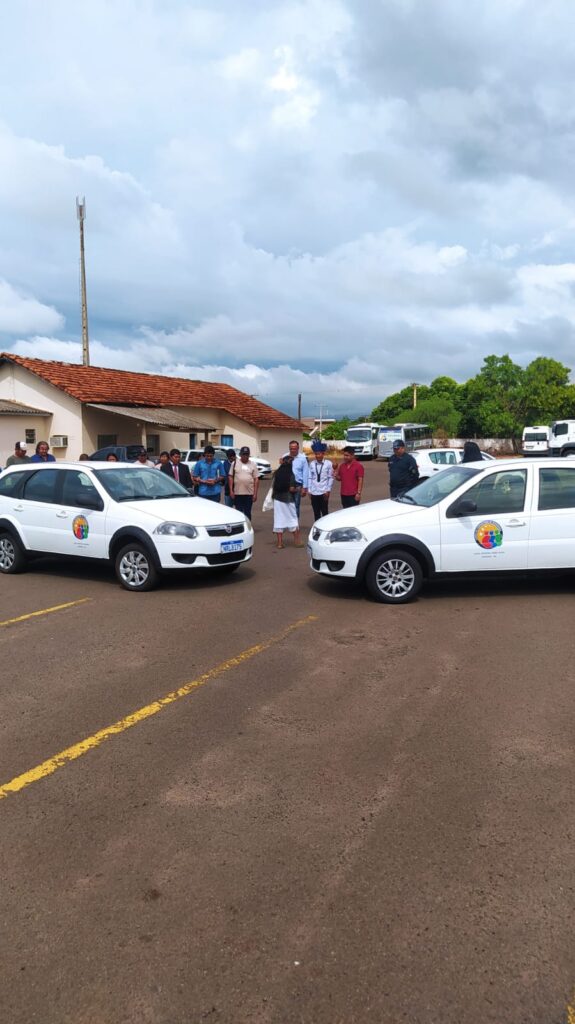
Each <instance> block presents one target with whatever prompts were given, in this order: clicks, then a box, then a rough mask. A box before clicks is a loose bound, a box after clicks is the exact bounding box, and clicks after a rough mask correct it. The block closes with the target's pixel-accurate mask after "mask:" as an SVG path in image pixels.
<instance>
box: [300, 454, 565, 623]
mask: <svg viewBox="0 0 575 1024" xmlns="http://www.w3.org/2000/svg"><path fill="white" fill-rule="evenodd" d="M308 551H309V554H310V558H311V568H312V569H313V570H314V571H315V572H317V573H321V574H322V575H324V576H331V577H333V578H336V577H347V578H352V579H358V580H362V581H364V582H365V583H366V585H367V588H368V590H369V592H370V593H371V595H372V596H373V597H374V598H375V599H376V600H378V601H383V602H386V603H388V604H403V603H405V602H406V601H410V600H411V599H412V598H414V597H415V596H416V594H417V593H418V592H419V590H420V589H421V586H422V584H423V581H424V579H425V578H430V577H433V576H444V575H447V574H450V573H459V574H463V573H473V574H475V573H486V572H489V573H500V572H511V571H515V572H517V571H522V572H525V571H526V572H529V571H532V572H541V571H542V570H568V569H575V465H574V464H569V463H567V464H566V460H565V459H560V458H557V459H550V458H545V459H534V460H529V462H528V463H526V462H523V461H522V462H518V461H517V460H512V459H508V460H504V461H503V460H494V461H492V462H471V463H466V464H465V465H460V466H448V467H447V468H446V469H444V470H443V471H442V472H441V473H438V474H437V476H434V477H431V478H430V479H429V480H426V481H425V482H423V483H419V484H417V485H416V486H415V487H413V488H412V489H411V490H410V491H408V492H407V493H406V494H404V495H402V497H400V498H394V499H387V500H385V501H374V502H369V503H368V504H366V505H358V506H357V508H347V509H342V510H341V511H340V512H334V513H331V514H330V515H328V516H325V517H324V518H323V519H320V520H318V521H317V523H315V525H314V526H313V527H312V530H311V533H310V536H309V543H308Z"/></svg>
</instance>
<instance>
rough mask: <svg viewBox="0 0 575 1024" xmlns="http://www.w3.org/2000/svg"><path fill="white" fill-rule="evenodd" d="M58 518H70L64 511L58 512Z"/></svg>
mask: <svg viewBox="0 0 575 1024" xmlns="http://www.w3.org/2000/svg"><path fill="white" fill-rule="evenodd" d="M56 518H57V519H67V518H68V513H67V512H64V511H63V510H62V512H56Z"/></svg>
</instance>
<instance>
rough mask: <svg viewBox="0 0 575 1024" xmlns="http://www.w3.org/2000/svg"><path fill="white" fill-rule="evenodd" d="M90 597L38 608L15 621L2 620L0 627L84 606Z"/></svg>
mask: <svg viewBox="0 0 575 1024" xmlns="http://www.w3.org/2000/svg"><path fill="white" fill-rule="evenodd" d="M90 600H91V598H90V597H81V598H80V599H79V600H78V601H66V604H55V605H53V607H52V608H40V611H37V612H28V614H27V615H18V616H17V618H15V619H4V622H0V626H13V625H14V624H15V623H16V622H25V621H26V619H35V618H37V616H39V615H50V614H51V613H52V612H62V611H64V608H75V607H76V605H78V604H86V601H90Z"/></svg>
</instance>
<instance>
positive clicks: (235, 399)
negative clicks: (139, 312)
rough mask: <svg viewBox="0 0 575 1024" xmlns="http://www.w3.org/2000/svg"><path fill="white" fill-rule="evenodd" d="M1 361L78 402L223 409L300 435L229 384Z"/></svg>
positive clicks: (294, 424) (3, 356)
mask: <svg viewBox="0 0 575 1024" xmlns="http://www.w3.org/2000/svg"><path fill="white" fill-rule="evenodd" d="M0 362H10V363H17V364H18V365H19V366H23V367H24V368H25V369H26V370H29V371H30V373H34V374H36V376H37V377H41V378H42V380H45V381H48V383H49V384H53V385H54V387H56V388H59V389H60V391H65V392H66V394H68V395H71V396H72V398H76V399H77V400H78V401H79V402H82V403H85V402H106V403H107V404H108V405H114V404H116V405H133V406H157V407H160V408H162V407H166V406H169V407H172V408H178V407H181V406H191V407H193V408H196V409H197V408H207V409H224V410H225V411H226V412H229V413H231V414H232V415H233V416H237V417H238V418H239V419H241V420H245V422H246V423H251V424H252V426H254V427H272V428H275V429H277V430H292V431H294V432H295V431H297V432H299V433H301V429H302V428H301V424H300V423H298V421H297V420H295V419H292V417H291V416H286V415H285V413H283V412H278V410H277V409H272V407H271V406H270V405H264V403H263V402H258V400H257V399H256V398H252V397H251V396H250V395H246V394H244V392H243V391H238V390H237V388H233V387H231V386H230V385H229V384H211V383H208V382H206V381H202V380H188V379H187V378H185V377H162V376H160V375H159V374H154V373H132V372H130V371H129V370H108V369H105V368H104V367H100V366H83V365H82V364H78V363H56V362H52V361H50V360H47V359H27V358H26V357H25V356H17V355H14V354H13V353H11V352H2V353H0Z"/></svg>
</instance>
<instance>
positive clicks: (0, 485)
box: [0, 473, 26, 497]
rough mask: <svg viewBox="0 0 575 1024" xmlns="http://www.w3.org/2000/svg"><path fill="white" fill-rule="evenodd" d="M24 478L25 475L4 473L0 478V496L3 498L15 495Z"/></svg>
mask: <svg viewBox="0 0 575 1024" xmlns="http://www.w3.org/2000/svg"><path fill="white" fill-rule="evenodd" d="M24 476H26V473H8V474H6V473H4V474H3V475H2V476H0V494H1V495H4V496H5V497H11V496H12V495H15V494H17V493H18V491H19V489H20V484H21V483H22V477H24Z"/></svg>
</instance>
